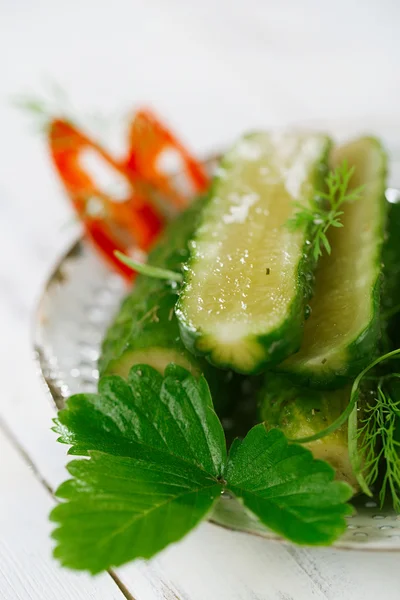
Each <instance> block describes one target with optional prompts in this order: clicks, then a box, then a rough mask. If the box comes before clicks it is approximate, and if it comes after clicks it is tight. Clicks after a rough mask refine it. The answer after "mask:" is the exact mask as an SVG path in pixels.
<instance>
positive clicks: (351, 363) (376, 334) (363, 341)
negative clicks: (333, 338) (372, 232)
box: [276, 138, 400, 390]
mask: <svg viewBox="0 0 400 600" xmlns="http://www.w3.org/2000/svg"><path fill="white" fill-rule="evenodd" d="M368 139H369V140H371V141H372V142H373V143H375V144H376V145H377V146H378V147H379V148H380V149H382V146H381V143H380V141H379V140H377V139H375V138H368ZM382 152H383V150H382ZM384 156H385V159H386V155H384ZM386 175H387V161H386V160H384V164H383V166H382V171H381V173H380V177H381V180H382V182H383V184H382V195H381V199H380V204H381V219H380V220H379V221H377V223H376V236H377V238H378V239H380V243H379V244H377V252H376V264H377V265H379V268H378V269H377V277H376V281H375V285H374V287H373V289H372V293H371V297H370V299H371V300H370V301H371V306H372V318H371V320H370V322H369V323H368V325H367V326H366V327H365V329H364V330H363V331H362V332H361V333H360V334H359V336H358V337H357V338H356V339H355V340H353V341H352V342H351V343H350V344H349V345H348V346H347V348H345V349H344V355H343V357H344V360H343V365H344V366H343V369H342V370H340V371H328V370H325V371H324V370H323V369H320V370H318V371H312V370H311V369H306V368H303V369H302V368H301V366H300V365H299V366H297V367H296V368H293V367H291V366H289V365H285V363H283V364H280V365H279V366H278V367H277V369H276V370H277V372H279V373H284V374H285V375H287V377H288V378H290V379H291V381H292V382H293V384H295V385H296V384H297V385H301V386H306V387H312V388H315V389H320V390H334V389H337V388H340V387H343V386H345V385H346V384H347V383H349V382H350V381H352V380H353V379H354V378H355V377H356V376H357V375H358V374H359V373H360V372H361V371H362V370H363V369H364V368H365V367H367V366H368V365H369V364H370V363H371V362H372V361H373V360H374V358H376V357H377V356H379V354H380V343H379V342H380V338H381V331H382V321H381V298H382V293H383V279H384V277H383V274H382V271H381V263H382V259H383V253H384V237H385V226H386V222H387V205H388V203H387V201H386V198H385V188H386V185H385V184H384V182H385V181H386ZM399 221H400V218H399ZM399 258H400V251H399ZM399 272H400V269H399ZM399 287H400V286H399ZM399 291H400V290H399ZM399 302H400V297H399Z"/></svg>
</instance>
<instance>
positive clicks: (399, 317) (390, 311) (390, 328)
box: [381, 204, 400, 352]
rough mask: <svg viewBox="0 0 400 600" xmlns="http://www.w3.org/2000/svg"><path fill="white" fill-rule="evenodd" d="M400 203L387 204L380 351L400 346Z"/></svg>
mask: <svg viewBox="0 0 400 600" xmlns="http://www.w3.org/2000/svg"><path fill="white" fill-rule="evenodd" d="M399 232H400V204H389V206H388V219H387V227H386V239H385V243H384V245H383V284H382V301H381V310H382V336H383V340H382V342H383V343H382V346H383V348H382V351H383V352H390V350H394V349H395V348H398V347H399V346H400V237H399Z"/></svg>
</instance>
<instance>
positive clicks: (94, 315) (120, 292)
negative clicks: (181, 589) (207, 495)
mask: <svg viewBox="0 0 400 600" xmlns="http://www.w3.org/2000/svg"><path fill="white" fill-rule="evenodd" d="M126 291H127V290H126V286H125V284H124V282H123V281H122V280H121V279H120V277H119V276H118V275H116V274H114V273H112V272H111V271H110V270H109V269H108V268H107V266H106V265H105V264H103V262H101V261H100V259H99V258H98V257H97V256H96V255H95V254H94V252H93V251H92V250H91V248H89V247H88V246H87V245H86V244H85V243H83V242H81V241H79V242H77V243H76V244H75V245H74V246H73V248H72V249H71V250H70V251H69V252H68V253H67V254H66V255H65V256H64V258H63V259H62V260H61V261H60V263H59V264H58V265H57V267H56V268H55V270H54V272H53V274H52V275H51V277H50V279H49V281H48V283H47V286H46V288H45V290H44V292H43V296H42V298H41V300H40V303H39V308H38V311H37V315H36V321H35V352H36V355H37V358H38V361H39V364H40V368H41V371H42V374H43V377H44V380H45V382H46V384H47V386H48V388H49V390H50V392H51V395H52V397H53V399H54V402H55V404H56V406H57V408H61V407H62V406H63V404H64V401H65V399H66V398H67V397H68V396H69V395H70V394H73V393H76V392H82V391H94V390H95V389H96V385H97V379H98V370H97V359H98V356H99V351H100V343H101V340H102V337H103V334H104V331H105V329H106V327H107V325H108V323H109V322H110V320H111V319H112V317H113V315H114V314H115V312H116V310H117V308H118V306H119V303H120V301H121V299H122V297H123V296H124V294H125V293H126ZM356 509H357V514H356V515H355V516H353V517H351V518H349V520H348V528H347V531H346V533H345V534H344V535H343V536H342V538H341V539H340V540H339V541H338V542H336V544H335V546H336V547H337V548H344V549H354V550H386V551H399V552H400V515H396V514H395V513H394V512H393V511H392V510H385V511H380V510H379V509H378V508H377V504H376V502H374V501H373V500H371V499H367V500H365V499H364V500H363V499H359V500H358V501H357V503H356ZM211 520H212V521H213V522H215V523H217V524H219V525H222V526H224V527H228V528H230V529H236V530H240V531H244V532H247V533H250V534H253V535H258V536H262V537H265V538H268V539H279V538H277V536H276V535H275V534H274V533H272V532H270V531H268V530H267V529H265V528H264V527H263V526H262V525H260V524H259V523H258V522H257V521H256V520H254V519H253V518H251V517H250V516H249V515H248V514H246V513H245V512H244V510H243V509H242V507H241V506H240V505H239V504H238V503H237V502H236V500H234V499H233V498H230V497H228V496H224V497H223V498H222V500H221V502H220V503H219V505H218V506H217V508H216V510H215V512H214V514H213V515H212V519H211Z"/></svg>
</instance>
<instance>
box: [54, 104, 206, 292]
mask: <svg viewBox="0 0 400 600" xmlns="http://www.w3.org/2000/svg"><path fill="white" fill-rule="evenodd" d="M49 146H50V153H51V157H52V159H53V162H54V165H55V167H56V169H57V172H58V174H59V176H60V178H61V180H62V182H63V184H64V187H65V189H66V192H67V194H68V196H69V198H70V199H71V202H72V204H73V206H74V208H75V210H76V212H77V214H78V216H79V218H80V219H81V221H82V223H83V226H84V228H85V232H86V235H87V237H88V238H89V239H90V240H91V242H92V243H93V244H94V245H95V247H96V248H97V249H98V250H99V251H100V253H101V255H102V256H103V257H104V258H105V259H106V260H107V261H108V263H109V264H110V265H111V266H112V267H114V268H116V269H117V271H119V273H120V274H122V275H123V276H124V277H125V278H126V279H129V280H131V279H132V277H133V272H132V271H131V269H129V268H128V267H126V266H125V265H124V264H122V263H121V262H120V261H119V260H118V259H117V258H116V257H115V256H114V251H115V250H119V251H120V252H123V253H125V254H129V253H130V251H131V250H132V249H133V248H134V247H138V248H140V249H141V250H143V251H147V250H148V249H149V248H150V247H151V245H152V244H153V243H154V241H155V240H156V238H157V237H158V235H159V233H160V231H161V230H162V228H163V225H164V219H163V218H162V217H161V215H160V214H159V212H158V210H157V209H156V207H155V206H154V205H153V204H152V196H153V193H154V192H157V193H158V194H159V195H161V196H162V197H164V198H165V199H166V200H168V201H169V202H170V203H172V204H173V205H174V206H175V207H176V208H178V209H182V208H183V207H185V206H186V204H187V203H188V198H187V197H186V196H185V195H184V194H183V193H182V192H181V191H180V190H179V189H178V187H177V185H176V183H175V182H174V181H173V180H172V179H171V178H169V177H168V175H167V174H165V173H163V172H162V170H161V169H160V164H159V162H160V157H161V155H162V153H163V152H164V151H165V150H173V151H174V152H176V153H177V154H178V156H179V158H180V159H181V161H182V164H183V168H184V171H185V173H186V175H187V177H188V179H189V181H190V182H191V184H192V187H193V189H194V191H195V192H197V193H200V192H203V191H205V189H206V188H207V186H208V176H207V173H206V171H205V169H204V168H203V166H202V165H201V163H199V162H198V161H196V160H195V158H194V157H193V156H191V154H189V152H188V151H187V150H186V149H185V148H184V147H183V146H182V144H181V143H180V142H179V141H178V140H177V139H176V138H175V137H174V136H173V135H172V133H170V132H169V131H168V129H166V128H165V127H164V125H163V124H162V123H161V122H160V121H159V120H158V119H157V118H156V117H155V116H154V115H153V114H152V113H151V112H150V111H148V110H140V111H139V112H138V113H136V115H135V116H134V118H133V120H132V123H131V126H130V130H129V152H128V155H127V158H126V159H125V160H123V161H117V160H115V159H113V157H112V156H111V155H109V154H108V152H106V151H105V150H104V148H102V147H101V146H100V145H99V144H98V143H96V142H95V141H93V140H91V139H90V138H89V137H88V136H86V135H85V134H84V133H82V132H81V131H79V130H78V129H77V128H76V127H75V126H74V125H72V124H71V123H70V122H68V121H66V120H64V119H55V120H53V121H52V122H51V124H50V131H49ZM87 149H90V150H92V151H95V152H97V154H98V155H99V156H101V157H102V159H103V160H105V161H106V162H107V163H108V164H109V165H110V166H112V167H113V168H114V169H116V170H117V171H118V172H119V173H120V174H122V175H123V176H124V177H125V179H126V180H127V182H128V183H129V186H130V189H131V191H132V193H131V194H130V195H129V197H128V198H126V200H125V201H124V202H115V199H113V198H112V197H111V196H109V195H107V194H105V193H104V192H103V191H101V190H100V189H99V187H98V186H97V185H96V183H95V182H94V181H93V180H92V178H91V177H90V176H89V175H88V173H87V172H86V171H85V169H84V168H83V166H82V164H81V156H82V152H83V151H84V150H87ZM93 198H96V200H97V201H98V202H100V207H101V212H100V214H98V215H93V214H90V212H89V211H88V201H89V200H90V199H93Z"/></svg>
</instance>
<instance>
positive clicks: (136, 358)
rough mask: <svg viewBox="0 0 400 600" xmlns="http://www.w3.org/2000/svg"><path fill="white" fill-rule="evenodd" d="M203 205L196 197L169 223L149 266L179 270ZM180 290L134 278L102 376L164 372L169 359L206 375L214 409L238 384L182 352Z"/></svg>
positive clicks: (106, 347) (112, 330)
mask: <svg viewBox="0 0 400 600" xmlns="http://www.w3.org/2000/svg"><path fill="white" fill-rule="evenodd" d="M202 204H203V199H199V200H197V201H196V202H195V203H194V204H193V205H192V206H191V207H190V208H189V209H187V210H186V212H184V213H183V214H181V215H180V216H178V217H177V218H176V220H175V221H173V222H172V223H171V224H170V225H169V226H168V227H167V230H166V232H165V233H164V235H163V237H162V239H161V240H160V241H159V243H158V244H157V246H156V248H155V249H154V250H153V251H152V252H151V253H150V256H149V264H151V265H153V266H158V267H162V268H165V269H170V270H172V271H180V269H181V268H182V262H183V261H185V260H186V259H187V257H188V252H189V251H188V241H189V238H190V236H191V235H192V233H193V230H194V227H195V225H196V222H197V217H198V215H199V213H200V210H201V207H202ZM178 290H179V288H178V286H177V284H176V283H174V282H169V281H165V280H159V279H152V278H150V277H146V276H139V277H138V278H137V280H136V282H135V285H134V287H133V289H132V291H131V292H130V294H129V295H128V296H127V297H126V298H125V300H124V301H123V303H122V305H121V308H120V310H119V312H118V314H117V315H116V317H115V320H114V322H113V323H112V324H111V326H110V327H109V329H108V331H107V333H106V336H105V338H104V341H103V346H102V354H101V357H100V360H99V370H100V374H101V375H107V374H112V373H116V374H118V375H121V376H122V377H124V378H125V377H127V375H128V373H129V371H130V368H131V367H132V365H134V364H141V363H143V364H147V365H151V366H152V367H154V368H155V369H157V370H158V371H160V373H164V370H165V367H166V366H167V365H168V364H169V363H171V362H173V363H175V364H178V365H180V366H182V367H185V368H186V369H188V370H189V371H191V372H192V373H193V374H194V375H199V374H200V373H204V375H205V377H206V379H207V381H208V383H209V385H210V388H211V390H212V393H213V397H214V403H215V405H216V408H217V409H218V410H221V409H222V408H223V407H224V406H226V405H227V404H228V403H229V402H230V399H231V398H232V396H233V394H232V387H231V386H234V389H235V390H237V389H238V385H240V383H239V382H238V381H237V380H235V378H233V377H232V372H222V371H217V369H213V368H212V367H211V365H209V364H208V363H207V362H206V361H205V360H201V359H198V358H195V357H194V356H193V355H192V354H190V352H188V351H187V350H186V348H185V346H184V345H183V343H182V342H181V339H180V336H179V327H178V322H177V319H176V317H175V314H174V306H175V303H176V299H177V294H178ZM239 389H240V388H239Z"/></svg>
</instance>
